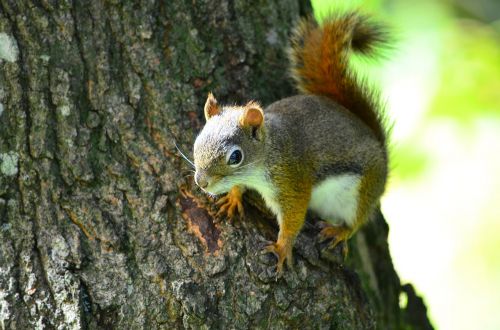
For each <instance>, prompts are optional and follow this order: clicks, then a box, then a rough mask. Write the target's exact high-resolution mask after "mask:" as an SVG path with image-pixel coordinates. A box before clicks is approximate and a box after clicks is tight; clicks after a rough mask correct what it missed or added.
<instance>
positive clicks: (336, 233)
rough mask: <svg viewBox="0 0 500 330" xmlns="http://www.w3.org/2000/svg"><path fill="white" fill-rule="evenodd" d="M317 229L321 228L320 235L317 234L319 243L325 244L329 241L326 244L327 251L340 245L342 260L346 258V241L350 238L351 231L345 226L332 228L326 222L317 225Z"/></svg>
mask: <svg viewBox="0 0 500 330" xmlns="http://www.w3.org/2000/svg"><path fill="white" fill-rule="evenodd" d="M318 226H319V227H322V228H323V229H321V231H320V233H319V234H318V238H319V242H320V243H322V242H325V241H328V240H331V242H330V243H329V244H328V246H327V248H328V249H332V250H333V249H334V248H335V247H336V246H337V245H338V244H340V243H342V254H343V256H344V259H345V258H346V257H347V253H348V252H349V251H348V246H347V240H348V239H349V237H350V236H351V233H352V229H351V228H348V227H346V226H332V225H330V224H329V223H327V222H326V221H322V222H321V223H320V224H318Z"/></svg>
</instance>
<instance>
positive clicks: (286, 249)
mask: <svg viewBox="0 0 500 330" xmlns="http://www.w3.org/2000/svg"><path fill="white" fill-rule="evenodd" d="M262 253H272V254H274V255H275V256H276V258H277V259H278V262H277V263H276V277H277V278H280V277H281V276H282V275H283V264H284V262H285V260H286V265H287V266H288V268H290V269H291V268H292V266H293V259H292V244H286V243H283V242H281V241H280V240H278V241H277V242H276V243H271V244H269V245H267V246H266V247H265V248H264V249H263V250H262Z"/></svg>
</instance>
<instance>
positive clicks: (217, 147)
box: [194, 93, 265, 195]
mask: <svg viewBox="0 0 500 330" xmlns="http://www.w3.org/2000/svg"><path fill="white" fill-rule="evenodd" d="M205 118H206V120H207V122H206V124H205V127H204V128H203V130H202V131H201V133H200V135H199V136H198V137H197V138H196V141H195V143H194V165H195V167H196V173H195V182H196V184H197V185H198V186H200V187H201V188H202V189H203V190H204V191H206V192H208V193H210V194H213V195H218V194H222V193H225V192H227V191H229V190H230V189H231V187H233V186H234V185H237V184H244V183H245V181H246V180H248V179H251V176H252V173H253V172H254V171H255V169H256V167H258V166H259V165H260V164H261V163H262V162H263V160H264V157H263V156H264V152H263V149H264V138H265V130H264V112H263V111H262V108H261V107H260V105H259V104H257V103H255V102H249V103H248V104H247V105H245V106H224V107H222V106H220V105H219V104H218V103H217V100H216V99H215V98H214V96H213V95H212V93H209V94H208V98H207V102H206V103H205Z"/></svg>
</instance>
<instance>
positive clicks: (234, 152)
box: [227, 147, 243, 167]
mask: <svg viewBox="0 0 500 330" xmlns="http://www.w3.org/2000/svg"><path fill="white" fill-rule="evenodd" d="M227 155H228V156H227V165H229V166H231V167H236V166H238V165H240V164H241V162H242V161H243V151H241V149H240V148H239V147H234V148H233V149H231V150H230V151H229V152H228V153H227Z"/></svg>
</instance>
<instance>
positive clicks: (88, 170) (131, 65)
mask: <svg viewBox="0 0 500 330" xmlns="http://www.w3.org/2000/svg"><path fill="white" fill-rule="evenodd" d="M309 10H310V8H309V7H308V5H307V4H302V3H301V2H300V1H298V0H279V1H275V2H272V3H271V2H268V1H259V2H258V3H257V2H250V1H243V0H241V1H240V0H234V1H231V0H221V1H194V0H193V1H184V0H172V1H142V2H140V3H139V2H138V3H132V2H131V1H123V2H120V1H111V0H110V1H97V0H96V1H73V2H70V1H60V2H59V1H48V0H41V1H33V2H28V1H14V0H11V1H9V0H0V328H1V329H31V328H38V329H44V328H45V329H52V328H58V329H80V328H84V329H85V328H88V329H96V328H103V329H109V328H116V329H127V328H130V329H136V328H148V329H149V328H180V327H186V328H249V327H252V328H253V327H257V328H298V327H305V328H316V329H317V328H334V329H362V328H375V327H377V328H381V329H398V328H426V326H427V324H428V321H427V318H426V316H425V307H424V306H423V304H422V303H421V301H420V300H418V297H416V296H415V295H414V293H413V291H412V290H411V288H408V287H407V288H406V289H405V291H403V290H402V287H401V285H400V283H399V279H398V277H397V275H396V273H395V271H394V269H393V266H392V263H391V259H390V256H389V252H388V248H387V231H388V228H387V226H386V224H385V222H384V220H383V218H382V217H381V216H380V217H379V218H378V219H377V221H375V222H373V223H371V224H370V225H369V226H367V227H366V228H365V229H364V230H363V231H362V232H360V233H359V234H358V235H357V236H356V237H355V238H354V239H353V240H352V242H351V249H350V250H351V254H350V256H349V258H348V261H347V264H345V265H343V263H342V261H341V260H340V259H339V254H338V253H332V254H325V253H321V252H320V251H321V246H319V245H318V244H317V242H316V240H315V235H316V234H317V230H316V229H315V228H314V226H313V225H311V224H308V225H307V226H306V228H305V230H304V232H303V233H302V234H301V235H300V236H299V238H298V242H297V244H296V248H295V268H294V270H291V271H287V272H286V273H285V276H284V278H283V279H280V280H278V281H276V280H275V278H274V276H273V271H272V268H273V265H274V262H275V261H274V260H273V258H272V257H270V256H265V255H264V256H263V255H260V254H259V253H258V251H259V249H260V246H261V242H262V241H264V240H266V239H267V240H270V239H274V238H275V237H276V233H277V227H276V225H275V223H274V220H273V219H272V218H270V217H269V216H268V214H267V213H266V212H265V210H262V209H261V210H259V205H260V203H259V201H258V197H256V196H253V199H252V198H250V199H249V200H247V201H246V202H245V203H246V207H247V219H245V220H244V221H237V222H234V223H229V222H227V221H222V222H216V219H215V218H214V216H213V212H212V211H214V208H213V206H212V204H210V201H208V200H207V199H206V198H205V196H203V195H202V194H200V193H199V192H198V191H197V190H196V189H195V188H194V187H193V186H192V184H191V179H190V177H189V176H187V174H189V170H188V167H187V166H186V164H185V163H184V162H183V161H182V160H181V159H180V157H179V156H178V154H177V152H176V150H175V146H174V141H177V143H178V144H179V146H180V147H181V148H182V149H184V150H190V149H191V145H192V142H193V140H194V137H195V135H196V133H197V132H198V131H199V130H200V128H201V125H202V119H201V118H202V105H203V102H204V99H205V95H206V93H207V92H208V91H210V90H212V91H214V92H215V94H216V95H217V97H218V98H219V100H221V101H225V102H241V101H247V100H249V99H258V100H261V101H262V102H263V103H264V104H266V103H269V102H272V101H273V100H277V99H279V98H282V97H284V96H287V95H290V94H291V93H292V92H293V91H292V88H291V86H290V83H289V81H288V79H287V77H286V74H285V70H286V66H287V60H286V54H285V51H284V49H285V46H286V43H287V36H288V34H289V31H290V28H291V26H292V24H293V22H294V21H295V20H296V19H297V18H298V17H299V15H301V14H303V13H306V12H308V11H309ZM402 292H408V293H409V295H408V297H409V298H408V299H409V303H408V306H409V307H410V306H411V307H412V309H411V311H412V313H411V315H409V314H408V312H407V310H406V309H404V308H403V309H402V308H400V306H399V297H400V294H402ZM426 322H427V323H426Z"/></svg>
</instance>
